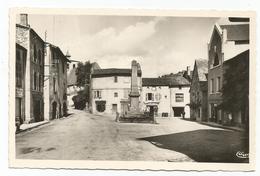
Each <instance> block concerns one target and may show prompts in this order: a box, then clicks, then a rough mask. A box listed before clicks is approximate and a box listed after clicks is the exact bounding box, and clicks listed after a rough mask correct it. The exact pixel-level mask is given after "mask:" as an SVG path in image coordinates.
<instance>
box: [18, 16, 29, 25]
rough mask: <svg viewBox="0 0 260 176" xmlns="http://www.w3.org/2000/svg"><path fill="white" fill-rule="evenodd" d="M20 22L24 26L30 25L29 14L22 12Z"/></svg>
mask: <svg viewBox="0 0 260 176" xmlns="http://www.w3.org/2000/svg"><path fill="white" fill-rule="evenodd" d="M20 24H21V25H23V26H29V25H28V14H24V13H23V14H20Z"/></svg>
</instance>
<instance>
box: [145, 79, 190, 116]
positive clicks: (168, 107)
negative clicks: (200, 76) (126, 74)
mask: <svg viewBox="0 0 260 176" xmlns="http://www.w3.org/2000/svg"><path fill="white" fill-rule="evenodd" d="M142 86H143V87H142V96H141V97H142V98H143V99H142V101H143V104H144V105H145V106H147V107H150V106H154V109H155V115H156V116H159V117H169V116H170V117H182V116H183V112H184V113H185V117H187V118H189V117H190V112H189V111H190V108H189V103H190V93H189V88H190V83H189V81H188V80H187V79H185V78H184V77H183V76H180V75H174V76H172V77H168V78H143V79H142Z"/></svg>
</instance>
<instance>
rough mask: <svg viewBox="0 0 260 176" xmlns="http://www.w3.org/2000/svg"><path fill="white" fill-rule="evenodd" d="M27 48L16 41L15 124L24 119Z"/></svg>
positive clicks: (20, 122)
mask: <svg viewBox="0 0 260 176" xmlns="http://www.w3.org/2000/svg"><path fill="white" fill-rule="evenodd" d="M26 57H27V50H26V49H25V48H24V47H22V46H21V45H19V44H17V43H16V60H15V66H16V67H15V68H16V69H15V120H16V123H17V126H19V125H20V124H22V123H23V122H24V121H25V96H24V95H25V65H26Z"/></svg>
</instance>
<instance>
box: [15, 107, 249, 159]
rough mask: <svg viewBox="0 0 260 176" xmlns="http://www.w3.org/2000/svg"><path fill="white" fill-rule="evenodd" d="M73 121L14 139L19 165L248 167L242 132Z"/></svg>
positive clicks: (88, 118) (77, 115) (165, 123)
mask: <svg viewBox="0 0 260 176" xmlns="http://www.w3.org/2000/svg"><path fill="white" fill-rule="evenodd" d="M71 113H72V114H71V115H70V116H68V117H66V118H63V119H58V120H54V121H51V123H49V124H47V125H44V126H42V127H39V128H36V129H33V130H31V131H28V132H24V133H20V134H17V136H16V156H17V158H19V159H61V160H122V161H133V160H140V161H170V162H175V161H188V162H192V161H204V162H205V161H213V162H245V160H242V159H239V158H237V157H236V156H235V154H236V152H237V151H242V152H243V151H244V150H245V147H244V146H245V145H244V141H245V140H244V139H245V138H244V137H243V134H242V133H241V132H234V131H229V130H223V129H219V128H214V127H209V126H206V125H202V124H198V123H196V122H190V121H186V120H181V119H173V118H165V119H162V118H160V119H157V122H158V124H136V123H117V122H115V117H113V116H101V115H92V114H89V113H87V112H84V111H78V110H72V111H71Z"/></svg>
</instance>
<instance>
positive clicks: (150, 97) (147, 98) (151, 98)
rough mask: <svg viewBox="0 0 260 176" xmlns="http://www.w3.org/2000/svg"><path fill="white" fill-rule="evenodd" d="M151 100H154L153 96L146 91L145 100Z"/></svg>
mask: <svg viewBox="0 0 260 176" xmlns="http://www.w3.org/2000/svg"><path fill="white" fill-rule="evenodd" d="M147 100H148V101H153V100H154V96H153V93H147V94H146V101H147Z"/></svg>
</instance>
